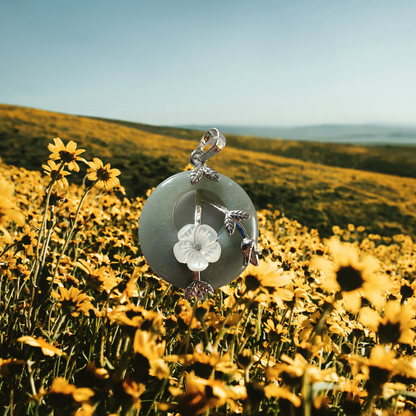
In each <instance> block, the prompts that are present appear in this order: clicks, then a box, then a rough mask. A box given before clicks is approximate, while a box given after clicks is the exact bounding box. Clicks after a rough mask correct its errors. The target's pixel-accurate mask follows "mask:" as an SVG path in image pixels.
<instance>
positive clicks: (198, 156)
mask: <svg viewBox="0 0 416 416" xmlns="http://www.w3.org/2000/svg"><path fill="white" fill-rule="evenodd" d="M226 142H227V141H226V139H225V137H224V135H223V134H222V133H220V132H219V131H218V129H216V128H215V127H213V128H212V129H209V130H207V131H206V132H205V133H204V134H203V136H202V138H201V141H200V142H199V146H198V147H197V148H196V149H195V150H194V151H193V152H192V153H191V163H192V166H194V167H197V166H200V165H202V164H203V163H205V162H206V161H207V160H208V159H210V158H211V157H212V156H215V155H216V154H217V153H219V152H220V151H221V150H222V149H224V147H225V144H226ZM209 144H210V145H211V146H210V148H209V149H208V150H207V151H206V152H204V148H205V147H206V146H207V145H209Z"/></svg>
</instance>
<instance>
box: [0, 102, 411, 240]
mask: <svg viewBox="0 0 416 416" xmlns="http://www.w3.org/2000/svg"><path fill="white" fill-rule="evenodd" d="M127 124H130V123H126V122H121V121H120V122H118V121H114V120H109V121H102V120H96V119H91V118H88V117H79V116H73V115H68V114H60V113H54V112H50V111H42V110H36V109H32V108H25V107H17V106H10V105H0V157H1V159H2V160H3V162H4V163H7V164H13V165H15V166H21V167H25V168H29V169H36V170H41V166H42V164H44V163H45V162H46V160H47V159H48V157H49V153H50V152H49V151H48V149H47V145H48V143H51V142H52V139H53V138H54V137H60V138H61V139H62V140H64V142H68V141H69V140H74V141H75V142H77V144H78V148H84V149H87V151H86V152H85V153H83V154H82V156H83V157H85V158H86V159H87V160H91V159H92V158H93V157H99V158H100V159H102V160H103V161H104V162H105V163H111V164H112V167H117V168H118V169H120V170H121V175H120V181H121V184H122V185H123V186H124V187H125V188H126V191H127V197H129V198H134V197H136V196H139V195H140V196H142V195H144V194H145V193H146V190H147V189H149V188H151V187H153V186H157V185H158V184H159V183H160V182H161V181H163V180H164V179H166V178H167V177H169V176H171V175H173V174H175V173H177V172H179V171H180V170H182V169H183V168H184V167H185V166H186V165H187V163H188V161H189V155H190V153H191V152H192V150H193V149H195V148H196V146H197V144H198V142H199V139H200V137H201V132H198V131H189V130H185V129H172V128H169V127H163V128H159V127H157V126H147V125H142V126H141V127H140V128H139V126H138V125H135V126H130V127H129V126H127ZM133 124H134V123H133ZM150 130H151V131H150ZM158 131H159V132H163V134H157V132H158ZM190 139H192V140H190ZM305 144H309V145H310V147H308V146H305ZM268 146H269V147H268ZM251 149H255V151H253V150H251ZM305 149H306V150H307V151H305ZM374 149H380V148H366V147H359V146H346V145H335V144H330V145H329V144H328V145H325V146H323V145H322V144H319V143H318V144H314V143H305V142H294V141H283V140H269V139H262V140H260V139H258V140H257V139H254V138H251V137H241V136H235V135H232V134H231V135H227V147H226V148H225V149H224V150H223V151H222V152H221V153H220V154H219V155H218V156H216V157H214V158H213V159H211V160H210V163H209V164H210V166H212V167H213V168H215V169H217V170H218V171H219V172H221V173H223V174H224V175H227V176H229V177H230V178H232V179H234V180H235V181H237V182H238V183H239V184H240V185H241V186H242V187H243V189H245V190H246V192H247V193H248V194H249V196H250V197H251V198H252V200H253V202H254V204H255V205H256V207H257V208H258V209H261V208H267V207H269V208H270V207H271V208H272V209H276V210H279V211H281V212H282V213H284V214H285V215H286V216H287V217H288V218H291V219H293V220H297V221H298V222H299V223H301V224H303V225H306V226H307V227H309V228H316V229H318V230H319V232H320V233H321V235H322V236H329V235H331V234H332V227H333V226H334V225H338V226H341V227H345V226H346V225H347V224H349V223H352V224H355V225H363V226H365V227H366V230H367V232H371V233H377V234H380V235H390V236H391V235H394V234H398V233H404V234H408V235H411V236H413V237H414V238H416V197H415V195H416V179H413V178H400V177H398V176H391V175H385V174H379V173H372V172H365V171H360V170H353V169H345V168H339V167H331V166H325V165H324V164H318V163H313V162H311V161H304V160H297V159H295V158H289V157H283V156H281V155H279V154H275V153H280V154H286V153H289V154H294V153H295V152H296V151H297V152H298V153H299V159H301V158H302V157H310V158H312V160H313V158H314V156H313V155H314V153H313V152H315V154H316V155H318V156H320V157H321V159H322V160H324V161H325V162H326V164H330V163H334V161H335V162H337V163H340V162H342V161H343V159H342V157H344V159H348V158H350V160H355V159H357V160H362V161H364V160H371V158H373V159H374V158H375V157H376V156H377V155H379V156H378V157H380V158H381V159H380V160H381V164H383V166H385V165H387V162H388V161H390V163H391V166H392V167H395V169H396V170H398V169H399V168H400V166H402V165H403V164H404V162H401V161H405V162H406V161H408V163H409V166H410V162H411V160H412V158H413V161H414V160H415V155H414V153H411V149H413V148H410V147H409V150H408V151H405V150H404V148H396V147H390V148H388V149H387V148H384V147H383V148H382V149H384V150H385V151H386V152H385V153H383V154H381V153H377V154H376V156H375V154H374V153H373V151H374ZM285 152H286V153H285ZM302 152H303V153H302ZM308 152H309V153H308ZM406 157H407V159H406ZM383 158H384V159H383ZM395 161H396V162H395ZM83 166H84V167H83V171H82V172H80V174H72V175H70V176H69V177H68V179H69V181H70V182H71V181H74V182H77V183H81V182H82V178H83V174H85V172H86V169H85V165H83ZM409 169H410V168H409Z"/></svg>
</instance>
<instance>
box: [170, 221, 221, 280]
mask: <svg viewBox="0 0 416 416" xmlns="http://www.w3.org/2000/svg"><path fill="white" fill-rule="evenodd" d="M178 239H179V242H178V243H176V244H175V245H174V247H173V254H174V255H175V257H176V260H178V262H179V263H186V264H187V266H188V268H189V269H190V270H192V271H193V272H202V271H203V270H205V269H206V268H207V267H208V263H215V262H216V261H218V260H219V258H220V256H221V246H220V243H219V242H218V241H217V232H216V231H215V230H214V229H213V228H212V227H210V226H209V225H206V224H203V225H194V224H187V225H185V226H183V227H182V228H181V229H180V230H179V232H178Z"/></svg>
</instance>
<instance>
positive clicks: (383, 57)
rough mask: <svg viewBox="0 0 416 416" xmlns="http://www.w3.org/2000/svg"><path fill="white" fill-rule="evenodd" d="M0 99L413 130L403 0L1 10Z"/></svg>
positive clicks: (87, 110)
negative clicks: (401, 126)
mask: <svg viewBox="0 0 416 416" xmlns="http://www.w3.org/2000/svg"><path fill="white" fill-rule="evenodd" d="M0 102H2V103H9V104H18V105H23V106H28V107H36V108H41V109H46V110H52V111H59V112H64V113H71V114H82V115H93V116H101V117H108V118H118V119H124V120H131V121H138V122H143V123H149V124H160V125H179V124H212V125H215V124H229V125H230V124H231V125H257V126H294V125H305V124H306V125H308V124H321V123H395V124H412V125H415V124H416V1H414V0H399V1H394V0H361V1H358V0H303V1H302V0H284V1H283V0H274V1H273V0H250V1H249V0H209V1H199V0H153V1H151V0H148V1H141V0H36V1H35V0H0Z"/></svg>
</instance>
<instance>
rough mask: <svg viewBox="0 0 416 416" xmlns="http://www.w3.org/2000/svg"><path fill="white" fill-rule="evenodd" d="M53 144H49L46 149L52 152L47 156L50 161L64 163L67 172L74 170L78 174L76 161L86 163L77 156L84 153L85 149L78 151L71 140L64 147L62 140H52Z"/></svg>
mask: <svg viewBox="0 0 416 416" xmlns="http://www.w3.org/2000/svg"><path fill="white" fill-rule="evenodd" d="M53 141H54V142H55V144H54V145H53V144H52V143H50V144H49V145H48V149H49V150H50V151H51V152H52V154H51V155H50V156H49V158H50V159H51V160H58V161H59V162H60V163H62V162H63V163H65V164H67V165H68V169H69V170H74V171H75V172H79V166H78V163H77V161H82V162H85V163H87V161H86V160H85V159H83V158H82V157H79V156H78V155H79V154H81V153H84V152H85V149H78V150H77V144H76V143H75V142H73V141H72V140H71V141H70V142H69V143H68V144H67V145H66V146H65V145H64V144H63V142H62V140H61V139H60V138H59V137H57V138H55V139H53Z"/></svg>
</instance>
